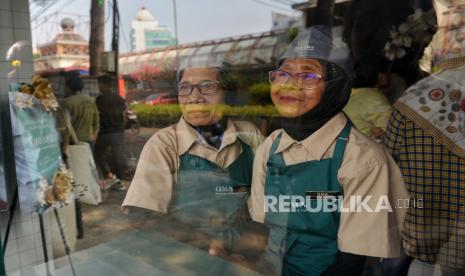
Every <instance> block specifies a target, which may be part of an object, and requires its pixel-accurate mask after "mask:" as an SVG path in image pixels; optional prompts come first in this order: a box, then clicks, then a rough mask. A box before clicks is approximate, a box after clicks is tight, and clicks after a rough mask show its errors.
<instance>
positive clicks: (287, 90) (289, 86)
mask: <svg viewBox="0 0 465 276" xmlns="http://www.w3.org/2000/svg"><path fill="white" fill-rule="evenodd" d="M278 69H279V70H282V71H286V72H289V73H290V74H291V75H293V74H299V73H316V74H319V75H321V76H324V75H325V74H324V68H323V66H322V65H321V64H320V62H319V61H318V60H316V59H300V58H299V59H291V58H288V59H286V60H285V61H284V62H283V64H282V65H281V66H280V67H279V68H278ZM324 90H325V83H324V80H323V79H321V80H320V81H319V82H318V84H317V85H316V86H315V87H313V88H310V89H306V88H305V87H299V85H298V81H297V79H296V78H295V77H290V78H289V79H288V80H287V82H286V83H284V84H280V85H277V84H273V83H272V84H271V99H272V101H273V104H274V105H275V106H276V108H277V109H278V112H279V113H280V114H281V116H283V117H287V118H293V117H298V116H301V115H303V114H305V113H307V112H308V111H310V110H312V109H313V108H314V107H315V106H316V105H317V104H318V103H319V102H320V100H321V97H322V96H323V92H324Z"/></svg>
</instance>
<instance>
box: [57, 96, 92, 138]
mask: <svg viewBox="0 0 465 276" xmlns="http://www.w3.org/2000/svg"><path fill="white" fill-rule="evenodd" d="M64 106H65V108H66V109H68V110H69V113H70V115H71V124H72V126H73V128H74V131H75V132H76V135H77V137H78V139H79V140H80V141H87V142H90V141H94V140H95V138H96V137H95V135H96V134H97V132H98V128H99V124H100V119H99V112H98V110H97V105H96V104H95V101H94V99H92V98H91V97H89V96H86V95H81V94H78V95H73V96H70V97H68V98H67V99H65V101H64Z"/></svg>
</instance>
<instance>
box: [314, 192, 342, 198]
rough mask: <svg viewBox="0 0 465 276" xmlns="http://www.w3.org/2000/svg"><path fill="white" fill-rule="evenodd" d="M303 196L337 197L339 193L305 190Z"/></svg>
mask: <svg viewBox="0 0 465 276" xmlns="http://www.w3.org/2000/svg"><path fill="white" fill-rule="evenodd" d="M305 196H306V197H308V198H310V199H338V197H339V196H341V193H340V192H338V191H306V192H305Z"/></svg>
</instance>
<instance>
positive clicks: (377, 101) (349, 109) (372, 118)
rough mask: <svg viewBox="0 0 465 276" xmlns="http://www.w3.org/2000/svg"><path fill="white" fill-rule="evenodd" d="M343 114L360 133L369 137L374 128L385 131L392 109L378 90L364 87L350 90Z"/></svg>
mask: <svg viewBox="0 0 465 276" xmlns="http://www.w3.org/2000/svg"><path fill="white" fill-rule="evenodd" d="M344 112H345V113H346V114H347V116H349V118H350V120H351V121H352V123H354V125H355V127H356V128H357V129H358V130H359V131H360V132H361V133H363V134H365V135H367V136H369V137H371V136H372V133H371V131H372V129H373V128H375V127H379V128H382V129H383V130H386V126H387V122H388V121H389V117H390V116H391V112H392V108H391V104H390V103H389V101H388V100H387V99H386V97H385V96H384V95H383V93H381V91H380V90H379V89H377V88H373V87H364V88H354V89H352V93H351V95H350V99H349V102H348V103H347V105H346V107H345V108H344Z"/></svg>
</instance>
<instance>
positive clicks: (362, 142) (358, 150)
mask: <svg viewBox="0 0 465 276" xmlns="http://www.w3.org/2000/svg"><path fill="white" fill-rule="evenodd" d="M387 155H388V153H387V152H386V150H385V149H384V147H383V145H381V144H378V143H376V142H375V141H374V140H372V139H371V138H369V137H368V136H366V135H364V134H363V133H361V132H360V131H359V130H357V129H356V128H354V127H352V130H351V132H350V135H349V140H348V142H347V146H346V151H345V155H344V159H343V163H342V166H343V167H350V168H349V170H350V171H352V172H355V171H358V170H362V169H364V168H366V167H369V166H374V165H381V164H384V163H387V162H389V159H388V156H387Z"/></svg>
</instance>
